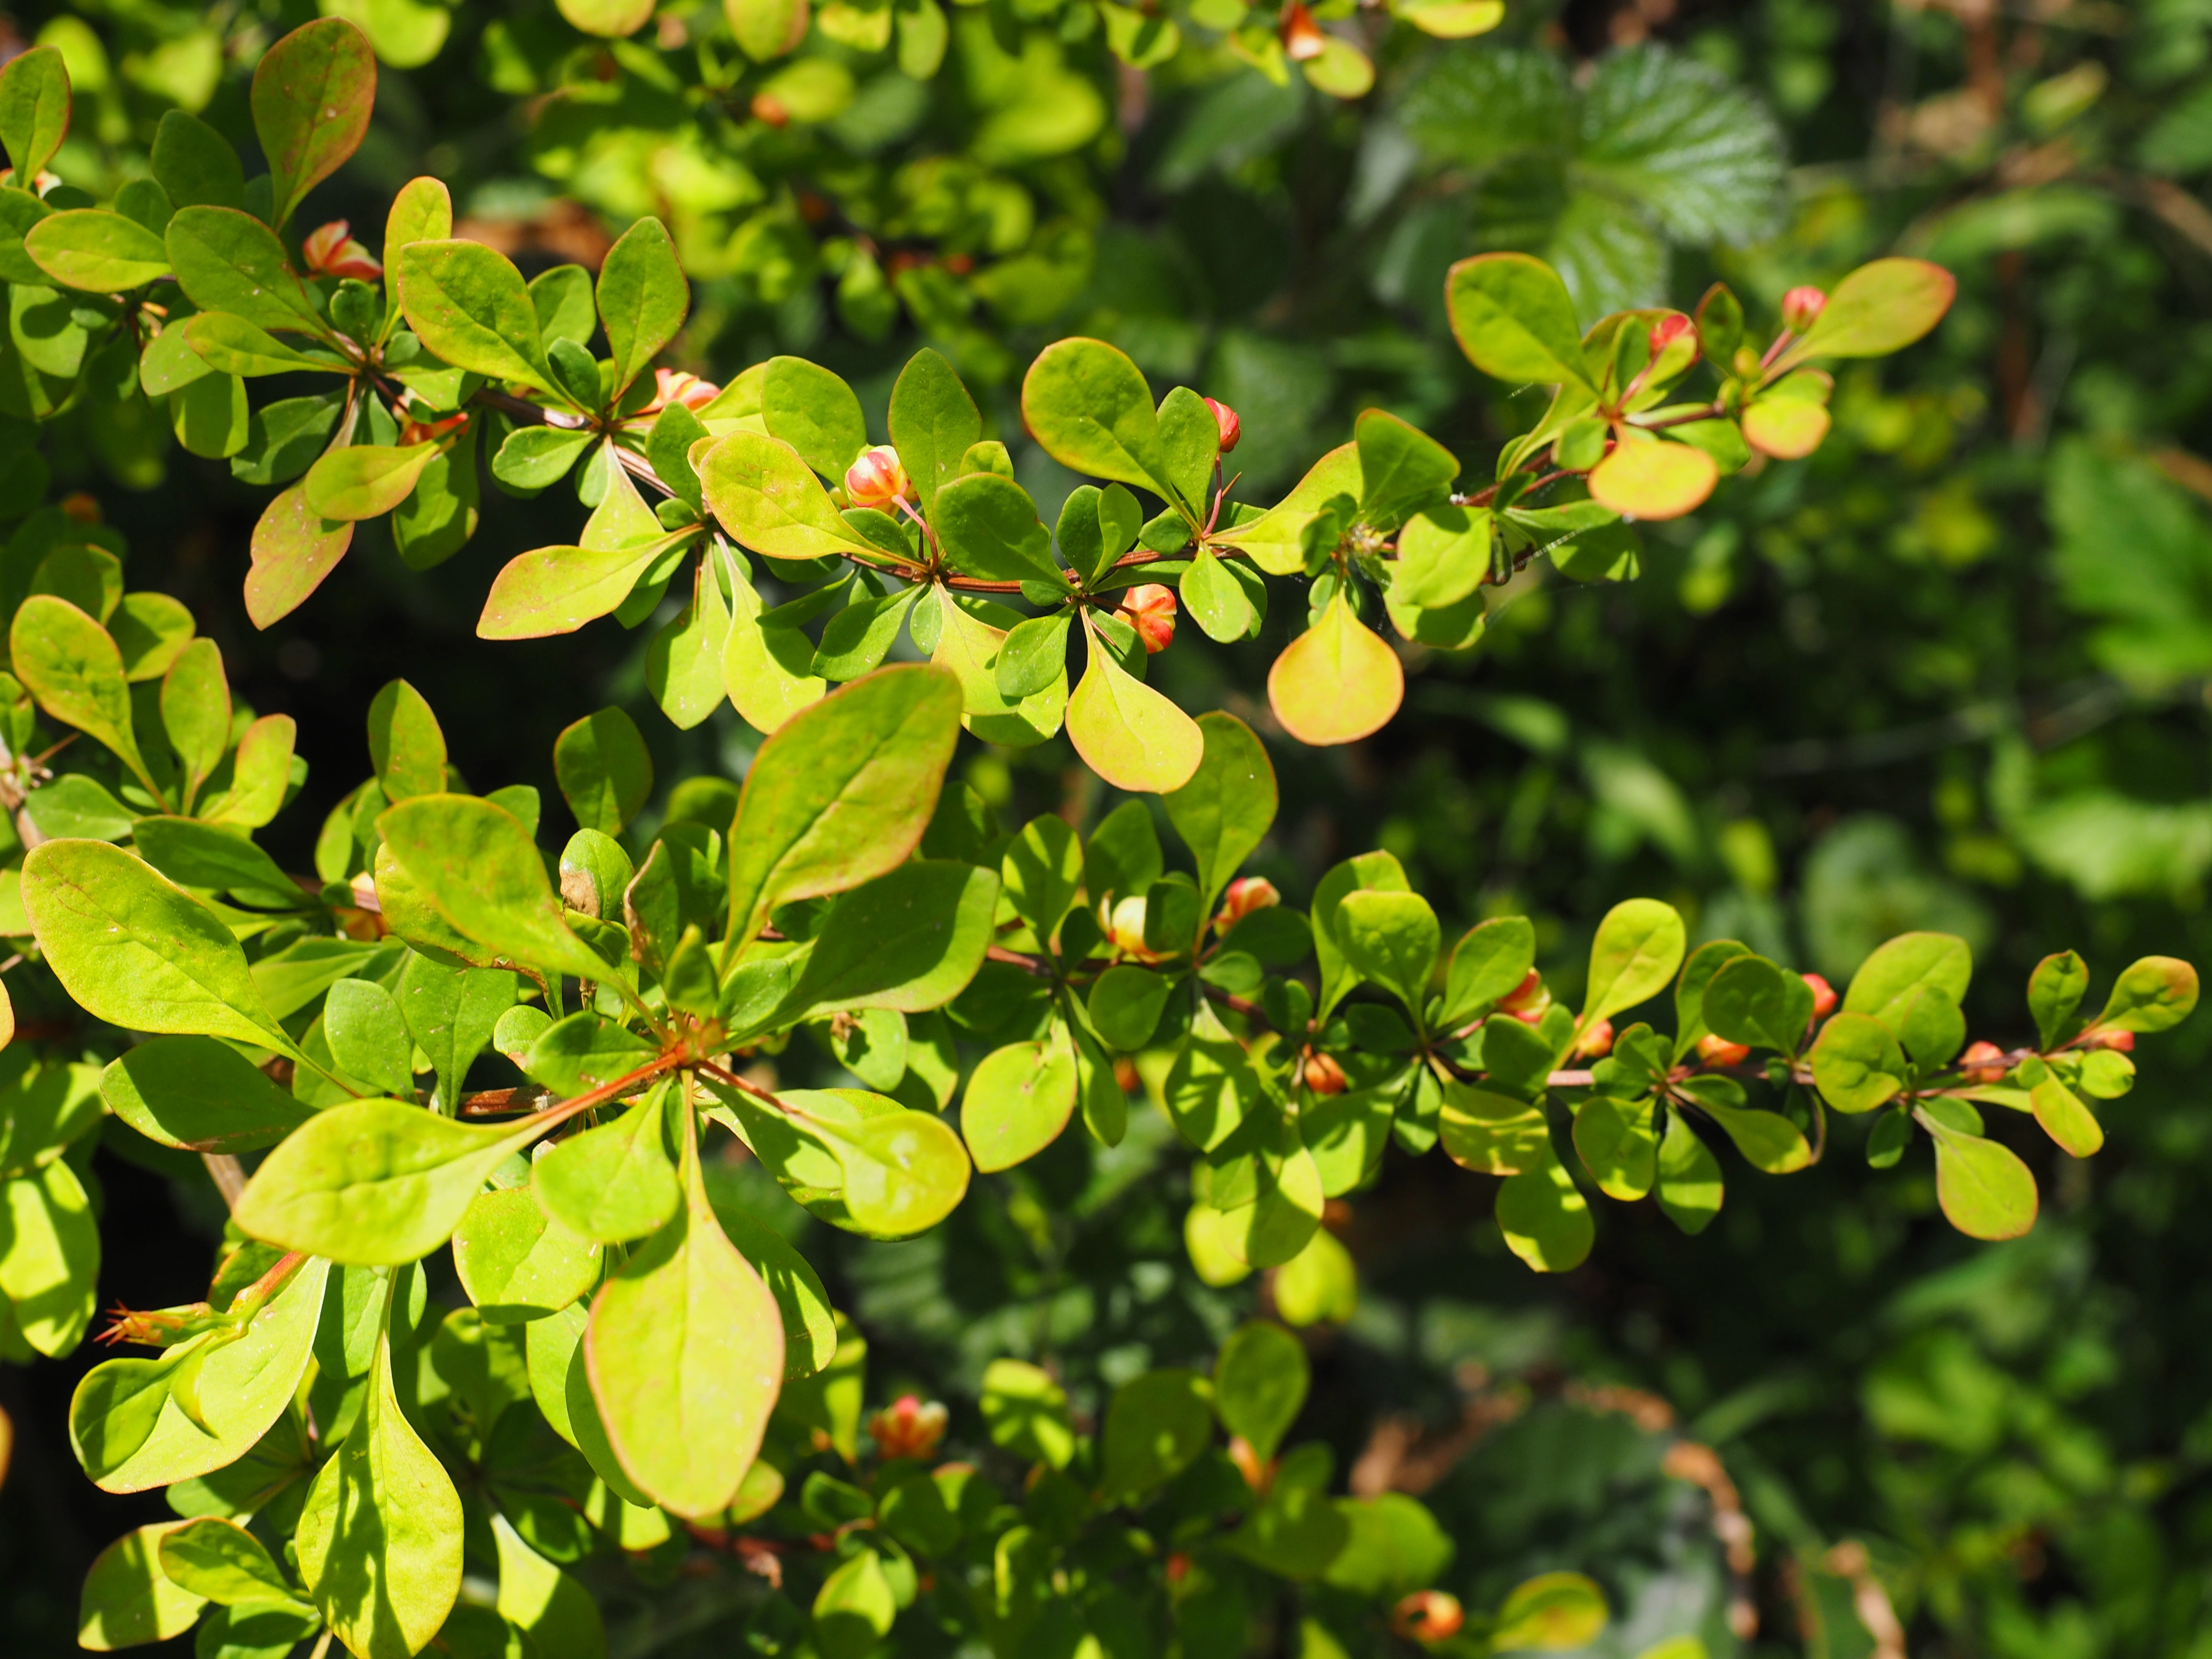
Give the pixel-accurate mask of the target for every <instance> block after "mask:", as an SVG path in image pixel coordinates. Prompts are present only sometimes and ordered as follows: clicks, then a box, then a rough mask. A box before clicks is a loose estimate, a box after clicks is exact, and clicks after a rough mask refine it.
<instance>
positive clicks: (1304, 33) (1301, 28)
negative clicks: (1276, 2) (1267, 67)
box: [1283, 0, 1328, 64]
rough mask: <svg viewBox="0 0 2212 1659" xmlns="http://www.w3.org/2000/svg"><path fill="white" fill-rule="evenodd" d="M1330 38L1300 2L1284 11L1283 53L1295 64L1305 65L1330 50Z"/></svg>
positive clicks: (1294, 2) (1293, 2)
mask: <svg viewBox="0 0 2212 1659" xmlns="http://www.w3.org/2000/svg"><path fill="white" fill-rule="evenodd" d="M1326 50H1328V36H1327V35H1326V34H1323V33H1322V32H1321V25H1320V24H1318V23H1316V22H1315V21H1314V15H1313V14H1312V13H1311V12H1310V11H1308V10H1307V9H1305V8H1304V6H1302V5H1300V4H1299V3H1298V0H1291V3H1290V4H1289V5H1287V6H1285V8H1284V9H1283V51H1284V52H1285V54H1286V55H1287V56H1288V57H1289V58H1290V59H1291V61H1292V62H1293V63H1298V64H1304V63H1308V62H1310V61H1311V60H1312V59H1314V58H1318V57H1320V56H1321V55H1322V52H1325V51H1326Z"/></svg>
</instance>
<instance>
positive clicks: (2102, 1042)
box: [2081, 1031, 2136, 1054]
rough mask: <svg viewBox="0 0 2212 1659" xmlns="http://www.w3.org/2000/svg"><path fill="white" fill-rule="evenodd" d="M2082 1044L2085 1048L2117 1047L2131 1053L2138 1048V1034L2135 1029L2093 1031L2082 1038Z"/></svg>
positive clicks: (2123, 1051) (2125, 1052)
mask: <svg viewBox="0 0 2212 1659" xmlns="http://www.w3.org/2000/svg"><path fill="white" fill-rule="evenodd" d="M2081 1046H2082V1047H2083V1048H2117V1049H2118V1050H2119V1051H2120V1052H2121V1053H2122V1054H2133V1053H2134V1052H2135V1049H2136V1034H2135V1033H2134V1032H2133V1031H2092V1032H2090V1033H2089V1035H2088V1036H2085V1037H2083V1038H2082V1039H2081Z"/></svg>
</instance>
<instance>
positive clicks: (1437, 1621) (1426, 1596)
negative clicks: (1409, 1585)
mask: <svg viewBox="0 0 2212 1659" xmlns="http://www.w3.org/2000/svg"><path fill="white" fill-rule="evenodd" d="M1466 1624H1467V1610H1466V1609H1465V1608H1464V1607H1461V1606H1460V1604H1459V1598H1458V1597H1457V1596H1455V1595H1446V1594H1445V1593H1444V1592H1443V1590H1415V1591H1414V1592H1413V1594H1412V1595H1408V1596H1407V1597H1406V1598H1405V1599H1404V1600H1403V1601H1400V1602H1399V1603H1398V1605H1397V1606H1396V1607H1393V1608H1392V1609H1391V1610H1390V1629H1391V1632H1392V1633H1393V1634H1394V1635H1398V1636H1402V1637H1405V1638H1407V1639H1408V1640H1410V1641H1414V1642H1419V1643H1421V1644H1424V1645H1425V1644H1430V1643H1432V1642H1448V1641H1449V1640H1450V1639H1451V1638H1453V1637H1455V1636H1456V1635H1458V1634H1459V1633H1460V1632H1461V1630H1462V1628H1464V1627H1465V1626H1466Z"/></svg>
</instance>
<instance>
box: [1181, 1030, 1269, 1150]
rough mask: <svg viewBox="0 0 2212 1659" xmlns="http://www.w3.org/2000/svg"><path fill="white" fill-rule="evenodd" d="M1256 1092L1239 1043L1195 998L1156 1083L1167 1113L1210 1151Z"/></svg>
mask: <svg viewBox="0 0 2212 1659" xmlns="http://www.w3.org/2000/svg"><path fill="white" fill-rule="evenodd" d="M1262 1097H1263V1091H1262V1089H1261V1083H1260V1078H1259V1073H1257V1072H1256V1071H1255V1069H1254V1068H1253V1065H1252V1061H1251V1058H1250V1056H1249V1055H1248V1054H1246V1053H1245V1050H1244V1046H1243V1044H1242V1043H1241V1042H1237V1039H1236V1038H1235V1037H1234V1036H1231V1035H1230V1032H1229V1030H1228V1028H1227V1027H1226V1026H1225V1025H1223V1024H1222V1023H1221V1020H1220V1018H1219V1017H1218V1015H1216V1014H1215V1013H1214V1012H1213V1010H1212V1005H1211V1004H1208V1003H1200V1005H1199V1008H1198V1011H1197V1012H1196V1013H1195V1014H1194V1016H1193V1017H1192V1019H1191V1026H1190V1034H1189V1036H1187V1037H1185V1038H1184V1039H1183V1044H1182V1048H1181V1049H1180V1050H1178V1051H1177V1053H1176V1058H1175V1063H1174V1065H1173V1066H1170V1068H1169V1070H1168V1075H1167V1080H1166V1082H1165V1083H1164V1085H1162V1087H1161V1098H1162V1099H1163V1100H1164V1103H1166V1106H1167V1109H1168V1116H1169V1117H1170V1118H1171V1119H1172V1120H1174V1122H1175V1126H1176V1128H1178V1129H1180V1130H1181V1131H1182V1134H1183V1138H1184V1139H1187V1140H1188V1141H1189V1142H1190V1144H1191V1145H1192V1146H1195V1147H1197V1148H1198V1149H1199V1150H1200V1152H1212V1151H1213V1150H1215V1149H1216V1148H1217V1147H1218V1146H1221V1145H1222V1144H1223V1143H1224V1142H1225V1141H1226V1140H1227V1139H1229V1138H1230V1136H1231V1135H1232V1134H1234V1133H1237V1129H1238V1128H1239V1127H1242V1125H1243V1122H1244V1121H1245V1119H1246V1118H1247V1117H1248V1116H1249V1115H1250V1114H1251V1113H1252V1111H1253V1110H1254V1109H1255V1107H1256V1106H1257V1105H1258V1104H1259V1103H1260V1101H1261V1098H1262Z"/></svg>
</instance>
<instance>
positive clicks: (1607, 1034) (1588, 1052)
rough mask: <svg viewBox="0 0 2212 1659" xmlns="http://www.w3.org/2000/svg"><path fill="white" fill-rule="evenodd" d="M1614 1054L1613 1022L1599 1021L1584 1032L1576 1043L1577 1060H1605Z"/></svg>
mask: <svg viewBox="0 0 2212 1659" xmlns="http://www.w3.org/2000/svg"><path fill="white" fill-rule="evenodd" d="M1612 1052H1613V1022H1612V1021H1611V1020H1609V1019H1601V1020H1599V1021H1598V1022H1597V1023H1596V1024H1594V1025H1591V1026H1590V1027H1589V1029H1588V1030H1584V1031H1583V1034H1582V1036H1581V1037H1580V1038H1579V1039H1578V1040H1577V1042H1576V1043H1575V1058H1576V1059H1577V1060H1603V1059H1604V1058H1605V1057H1606V1056H1607V1054H1611V1053H1612Z"/></svg>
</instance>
